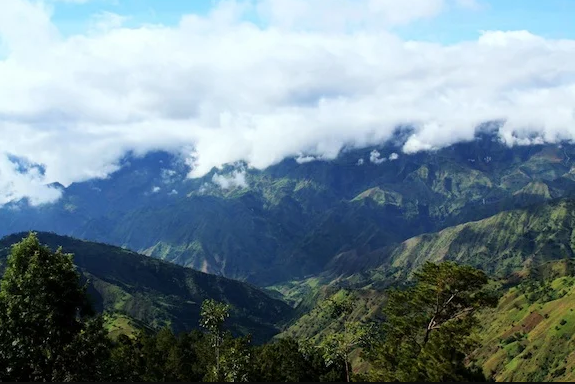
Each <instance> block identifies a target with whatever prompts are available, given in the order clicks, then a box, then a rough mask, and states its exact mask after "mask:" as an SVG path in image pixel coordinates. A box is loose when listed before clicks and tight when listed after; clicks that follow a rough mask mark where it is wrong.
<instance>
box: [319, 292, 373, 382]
mask: <svg viewBox="0 0 575 384" xmlns="http://www.w3.org/2000/svg"><path fill="white" fill-rule="evenodd" d="M356 299H357V297H356V295H355V294H354V293H352V292H349V291H343V292H340V294H336V295H334V297H332V298H330V299H328V300H326V301H325V302H324V304H323V305H322V306H323V307H324V310H325V311H326V312H327V313H328V316H329V317H331V318H332V319H336V320H338V321H339V322H341V323H342V324H341V325H342V330H343V331H342V332H337V333H332V334H330V335H328V336H327V337H326V339H325V340H324V342H323V343H322V346H323V348H324V351H325V358H326V361H327V362H328V364H332V363H333V362H335V361H337V360H341V361H343V363H344V366H345V373H346V380H347V382H350V381H351V371H352V367H351V359H350V355H351V353H352V352H353V350H354V349H356V348H358V347H360V346H364V345H365V342H366V341H367V338H368V337H369V335H370V333H369V332H368V326H367V325H366V324H362V323H361V322H358V321H354V320H353V319H352V318H351V315H352V313H353V309H354V303H355V302H356Z"/></svg>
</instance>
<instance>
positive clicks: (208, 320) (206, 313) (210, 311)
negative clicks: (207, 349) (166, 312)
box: [200, 299, 230, 381]
mask: <svg viewBox="0 0 575 384" xmlns="http://www.w3.org/2000/svg"><path fill="white" fill-rule="evenodd" d="M229 316H230V306H229V305H228V304H225V303H220V302H218V301H215V300H212V299H207V300H204V302H203V303H202V309H201V312H200V317H201V318H200V325H201V326H202V327H204V328H205V329H206V330H207V331H208V332H209V334H210V336H211V338H212V347H213V348H214V352H215V362H216V365H215V374H214V376H215V378H217V380H218V381H219V380H220V379H221V372H220V347H221V345H222V341H223V332H222V330H223V325H224V321H225V320H226V319H227V318H228V317H229Z"/></svg>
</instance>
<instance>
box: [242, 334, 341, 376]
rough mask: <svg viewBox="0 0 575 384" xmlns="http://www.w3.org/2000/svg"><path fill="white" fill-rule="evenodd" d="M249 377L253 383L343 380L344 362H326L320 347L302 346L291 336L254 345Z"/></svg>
mask: <svg viewBox="0 0 575 384" xmlns="http://www.w3.org/2000/svg"><path fill="white" fill-rule="evenodd" d="M252 355H253V361H252V367H253V368H252V372H251V376H250V379H251V380H252V381H256V382H272V381H280V382H321V381H345V368H344V365H343V361H341V360H340V361H336V362H334V363H333V364H330V365H328V364H327V363H326V361H325V360H324V358H323V356H322V352H321V350H319V349H318V348H315V347H313V346H310V347H307V348H306V347H304V346H301V345H300V343H298V341H296V340H294V339H290V338H287V339H279V340H278V341H276V342H274V343H271V344H266V345H263V346H260V347H256V348H255V349H254V350H253V352H252Z"/></svg>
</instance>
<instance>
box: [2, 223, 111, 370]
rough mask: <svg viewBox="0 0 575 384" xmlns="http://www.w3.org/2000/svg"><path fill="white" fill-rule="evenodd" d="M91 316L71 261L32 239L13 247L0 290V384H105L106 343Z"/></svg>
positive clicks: (33, 237) (99, 325)
mask: <svg viewBox="0 0 575 384" xmlns="http://www.w3.org/2000/svg"><path fill="white" fill-rule="evenodd" d="M91 314H93V312H92V311H91V310H90V307H89V303H88V301H87V297H86V295H85V288H84V287H81V286H80V284H79V275H78V273H77V272H76V270H75V268H74V265H73V264H72V256H71V255H68V254H64V253H62V250H61V249H58V250H57V251H56V252H52V251H50V249H48V248H47V247H45V246H42V245H40V243H39V241H38V238H37V237H36V235H35V234H34V233H31V234H30V235H29V236H28V237H27V238H25V239H23V240H22V241H21V242H20V243H17V244H15V245H14V246H13V247H12V252H11V255H10V257H9V258H8V263H7V268H6V271H5V273H4V276H3V278H2V284H1V286H0V368H1V369H0V380H1V381H75V380H78V381H81V380H88V381H90V380H105V379H106V378H107V377H106V374H107V368H106V366H105V364H104V363H103V362H104V361H105V360H106V358H107V353H108V347H109V340H108V339H107V335H106V334H105V332H104V330H103V326H102V321H101V319H94V320H88V319H87V316H88V315H91Z"/></svg>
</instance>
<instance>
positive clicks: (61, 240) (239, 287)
mask: <svg viewBox="0 0 575 384" xmlns="http://www.w3.org/2000/svg"><path fill="white" fill-rule="evenodd" d="M24 236H25V235H24V234H17V235H13V236H9V237H7V238H4V239H2V240H1V241H0V264H1V263H2V260H6V257H7V256H8V254H9V252H10V249H11V244H13V243H16V242H18V241H20V240H21V239H22V238H23V237H24ZM38 238H39V239H40V241H41V242H42V243H45V244H47V245H48V246H49V248H51V249H53V250H55V249H57V248H58V247H59V246H62V247H63V249H64V250H65V251H66V252H70V253H73V254H74V255H75V258H74V263H75V264H76V266H77V268H78V271H79V272H80V274H81V279H82V281H83V282H86V283H87V288H86V290H87V293H88V295H89V296H90V297H91V299H92V301H93V303H94V308H95V309H96V310H97V311H99V312H105V313H109V315H110V316H112V317H114V316H117V315H118V314H119V315H123V316H124V319H125V318H126V317H127V318H130V319H133V320H131V321H130V322H131V323H133V325H129V323H130V322H126V321H125V320H121V319H122V317H120V318H116V320H115V323H116V325H115V326H116V327H122V328H123V327H127V328H128V329H129V328H133V327H141V325H142V324H146V325H148V326H151V327H153V328H155V329H160V328H162V327H165V326H170V327H171V328H172V329H173V330H174V331H175V332H180V331H189V330H192V329H194V328H197V327H198V324H199V320H200V311H201V304H202V302H203V301H204V300H205V299H209V298H212V299H215V300H218V301H221V302H225V303H228V304H230V305H231V306H233V310H232V311H231V312H230V324H229V329H230V330H231V331H232V333H233V334H234V335H247V334H252V335H253V339H254V341H255V342H258V343H261V342H265V341H267V340H269V339H270V338H271V337H272V336H273V335H275V334H276V333H278V331H279V327H280V326H281V324H283V323H284V322H286V321H288V320H289V319H290V318H291V316H292V313H293V310H292V309H291V308H290V307H289V306H288V305H287V304H285V303H283V302H282V301H280V300H277V299H272V298H271V297H269V296H268V295H267V294H265V293H264V292H263V291H261V290H259V289H257V288H255V287H253V286H250V285H248V284H244V283H241V282H238V281H234V280H229V279H226V278H223V277H218V276H212V275H208V274H205V273H201V272H197V271H194V270H192V269H189V268H183V267H180V266H177V265H174V264H170V263H167V262H163V261H160V260H156V259H153V258H150V257H147V256H143V255H139V254H136V253H134V252H130V251H127V250H124V249H121V248H117V247H112V246H108V245H104V244H98V243H92V242H87V241H80V240H76V239H73V238H69V237H64V236H58V235H54V234H50V233H39V234H38ZM2 271H3V269H2V267H1V266H0V273H1V272H2ZM107 323H108V324H109V326H112V325H113V324H111V323H113V321H112V320H108V321H107ZM122 323H123V324H122ZM130 333H131V331H130Z"/></svg>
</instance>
